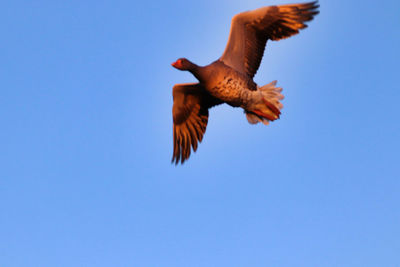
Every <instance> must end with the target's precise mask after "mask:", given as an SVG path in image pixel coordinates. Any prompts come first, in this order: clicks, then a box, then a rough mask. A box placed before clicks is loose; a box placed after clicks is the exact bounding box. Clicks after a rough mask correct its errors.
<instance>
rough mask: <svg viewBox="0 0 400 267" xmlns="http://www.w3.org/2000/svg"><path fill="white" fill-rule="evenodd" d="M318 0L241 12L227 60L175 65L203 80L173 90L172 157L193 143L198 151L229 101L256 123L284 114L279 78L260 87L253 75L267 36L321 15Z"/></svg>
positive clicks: (285, 33)
mask: <svg viewBox="0 0 400 267" xmlns="http://www.w3.org/2000/svg"><path fill="white" fill-rule="evenodd" d="M317 8H318V6H317V5H316V2H312V3H306V4H293V5H283V6H271V7H263V8H259V9H256V10H253V11H247V12H243V13H240V14H238V15H235V16H234V17H233V19H232V24H231V32H230V35H229V41H228V44H227V46H226V49H225V51H224V53H223V55H222V57H221V58H219V59H218V60H216V61H214V62H213V63H211V64H209V65H207V66H204V67H200V66H198V65H196V64H194V63H192V62H190V61H189V60H187V59H185V58H181V59H178V60H177V61H176V62H174V63H173V64H172V66H174V67H175V68H177V69H179V70H187V71H189V72H191V73H192V74H193V75H194V76H195V77H196V78H197V80H198V81H199V83H192V84H177V85H175V86H174V88H173V98H174V105H173V109H172V113H173V120H174V154H173V158H172V161H174V162H175V163H178V162H179V161H180V162H181V163H183V162H184V161H185V160H186V159H188V158H189V156H190V151H191V147H192V148H193V150H194V151H196V149H197V145H198V141H199V142H201V140H202V138H203V135H204V133H205V129H206V126H207V121H208V109H209V108H211V107H213V106H215V105H218V104H221V103H227V104H229V105H231V106H233V107H241V108H243V109H244V111H245V113H246V117H247V120H248V121H249V123H251V124H255V123H258V122H262V123H264V124H269V122H270V121H274V120H276V119H278V118H279V116H280V114H281V112H280V110H281V109H282V107H283V105H282V103H281V102H280V100H282V99H283V95H282V94H281V91H282V88H279V87H275V85H276V81H274V82H271V83H270V84H267V85H264V86H258V85H257V84H256V83H255V82H254V81H253V77H254V75H255V74H256V72H257V70H258V67H259V65H260V63H261V59H262V56H263V53H264V49H265V44H266V42H267V40H280V39H284V38H287V37H290V36H291V35H294V34H297V33H298V30H299V29H303V28H305V27H306V25H305V24H304V22H305V21H309V20H311V19H312V18H313V16H314V15H316V14H317V13H318V11H316V9H317Z"/></svg>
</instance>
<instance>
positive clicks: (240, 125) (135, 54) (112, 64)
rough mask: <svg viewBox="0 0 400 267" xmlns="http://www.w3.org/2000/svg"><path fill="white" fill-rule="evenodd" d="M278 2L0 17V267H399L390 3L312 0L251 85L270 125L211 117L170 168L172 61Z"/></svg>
mask: <svg viewBox="0 0 400 267" xmlns="http://www.w3.org/2000/svg"><path fill="white" fill-rule="evenodd" d="M282 3H288V2H287V1H280V0H277V1H260V0H250V1H238V0H233V1H232V0H229V1H228V0H222V1H211V0H205V1H196V2H194V1H183V0H179V1H178V0H177V1H175V0H171V1H157V0H156V1H118V0H116V1H64V2H61V1H34V2H33V1H7V2H6V3H3V5H2V15H1V16H0V29H1V32H2V34H1V36H0V39H1V40H0V41H1V45H0V46H1V49H0V59H1V68H0V81H1V87H2V94H1V97H0V123H1V125H2V127H1V131H0V140H1V147H2V153H0V162H1V168H0V177H1V178H0V239H1V242H0V266H5V267H14V266H296V267H297V266H307V267H308V266H352V267H353V266H363V267H365V266H377V267H378V266H393V267H394V266H400V254H399V251H400V227H399V225H400V208H399V203H400V193H399V192H400V181H399V178H400V167H399V156H398V151H399V149H400V141H399V130H400V124H399V119H398V118H399V116H400V112H399V108H398V106H399V104H398V103H399V101H400V90H399V66H398V64H399V60H400V53H399V47H400V19H399V10H400V2H399V1H394V0H393V1H391V0H388V1H380V2H379V1H344V0H337V1H326V0H322V1H320V4H321V8H320V11H321V14H320V15H318V16H317V17H316V19H315V20H314V21H312V22H311V23H310V27H309V28H308V29H306V30H304V31H302V32H301V34H300V35H297V36H295V37H293V38H290V39H288V40H284V41H280V42H270V43H268V45H267V50H266V53H265V56H264V60H263V63H262V66H261V68H260V70H259V71H258V74H257V76H256V77H255V81H256V82H257V83H259V84H260V85H263V84H266V83H269V82H270V81H272V80H275V79H277V80H278V84H279V85H280V86H282V87H283V88H284V91H283V92H284V94H285V96H286V98H285V100H284V105H285V108H284V110H283V114H282V117H281V119H280V120H278V121H276V122H274V123H272V124H271V125H270V126H268V127H266V126H263V125H256V126H252V125H250V124H248V123H247V121H246V118H245V116H244V114H243V112H242V111H241V110H240V109H233V108H231V107H229V106H226V105H225V106H219V107H216V108H214V109H212V110H211V112H210V120H209V125H208V129H207V132H206V135H205V138H204V141H203V143H202V144H201V145H200V146H199V149H198V152H197V153H195V154H194V155H192V157H191V158H190V160H189V161H188V162H187V163H186V164H185V165H183V166H178V167H175V166H174V165H171V164H170V159H171V155H172V118H171V108H172V94H171V90H172V86H173V84H175V83H182V82H192V81H194V78H193V77H192V76H191V75H190V74H189V73H186V72H179V71H177V70H175V69H173V68H172V67H171V66H170V63H171V62H173V61H175V60H176V59H177V58H179V57H187V58H189V59H190V60H192V61H193V62H196V63H197V64H199V65H206V64H208V63H210V62H211V61H213V60H215V59H217V58H218V57H219V56H220V55H221V54H222V52H223V50H224V48H225V44H226V41H227V38H228V33H229V27H230V19H231V17H232V16H233V15H234V14H236V13H238V12H241V11H244V10H249V9H253V8H257V7H261V6H264V5H270V4H282Z"/></svg>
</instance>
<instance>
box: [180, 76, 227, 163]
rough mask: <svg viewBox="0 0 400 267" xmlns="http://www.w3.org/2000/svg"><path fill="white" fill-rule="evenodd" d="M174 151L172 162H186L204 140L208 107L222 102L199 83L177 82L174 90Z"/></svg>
mask: <svg viewBox="0 0 400 267" xmlns="http://www.w3.org/2000/svg"><path fill="white" fill-rule="evenodd" d="M172 94H173V99H174V104H173V107H172V117H173V122H174V125H173V138H174V152H173V155H172V162H173V163H175V164H178V163H179V162H181V163H184V162H185V160H187V159H188V158H189V157H190V153H191V149H193V151H194V152H195V151H196V150H197V147H198V143H199V142H201V141H202V139H203V136H204V133H205V131H206V127H207V122H208V109H209V108H210V107H212V106H215V105H218V104H220V103H222V102H221V101H219V100H218V99H216V98H214V97H212V96H211V95H209V94H208V93H207V91H206V90H205V89H204V88H203V87H202V86H201V85H200V84H198V83H189V84H177V85H175V86H174V88H173V90H172Z"/></svg>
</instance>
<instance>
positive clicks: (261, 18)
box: [220, 1, 319, 78]
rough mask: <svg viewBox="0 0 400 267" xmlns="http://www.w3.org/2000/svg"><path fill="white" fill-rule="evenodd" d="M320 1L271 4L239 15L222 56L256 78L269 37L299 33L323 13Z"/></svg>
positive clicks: (234, 66) (285, 36) (241, 70)
mask: <svg viewBox="0 0 400 267" xmlns="http://www.w3.org/2000/svg"><path fill="white" fill-rule="evenodd" d="M318 7H319V5H317V1H315V2H310V3H304V4H291V5H280V6H268V7H262V8H259V9H255V10H252V11H247V12H243V13H239V14H237V15H235V16H234V17H233V19H232V23H231V31H230V34H229V40H228V44H227V46H226V48H225V51H224V54H223V55H222V57H221V58H220V60H222V61H223V62H224V63H225V64H226V65H228V66H230V67H232V68H234V69H236V70H237V71H239V72H242V73H244V74H247V75H248V76H249V77H251V78H253V77H254V75H255V74H256V72H257V70H258V67H259V66H260V63H261V59H262V57H263V54H264V49H265V45H266V43H267V40H268V39H270V40H281V39H285V38H288V37H290V36H292V35H295V34H297V33H299V30H300V29H304V28H306V27H307V25H306V24H305V22H307V21H310V20H312V19H313V17H314V16H315V15H316V14H318V13H319V11H317V8H318Z"/></svg>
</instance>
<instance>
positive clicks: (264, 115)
mask: <svg viewBox="0 0 400 267" xmlns="http://www.w3.org/2000/svg"><path fill="white" fill-rule="evenodd" d="M275 85H276V81H273V82H271V83H269V84H267V85H264V86H262V87H259V88H258V89H257V91H254V94H253V98H252V100H251V101H250V103H249V105H248V107H246V109H245V113H246V117H247V120H248V122H249V123H251V124H256V123H258V122H262V123H264V124H265V125H268V124H269V122H270V121H274V120H276V119H279V117H280V115H281V111H280V110H281V109H282V108H283V105H282V103H281V102H280V100H282V99H283V98H284V97H283V95H282V94H281V92H282V88H280V87H275Z"/></svg>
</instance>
